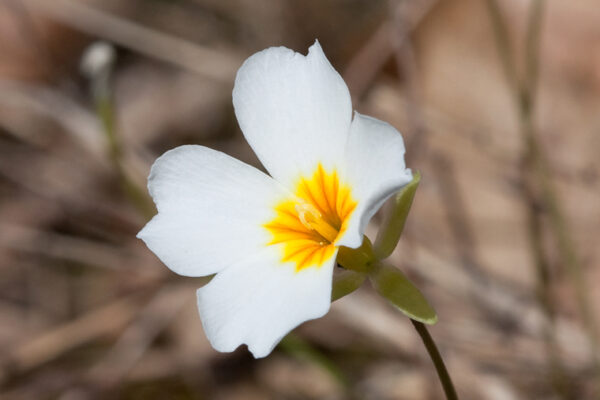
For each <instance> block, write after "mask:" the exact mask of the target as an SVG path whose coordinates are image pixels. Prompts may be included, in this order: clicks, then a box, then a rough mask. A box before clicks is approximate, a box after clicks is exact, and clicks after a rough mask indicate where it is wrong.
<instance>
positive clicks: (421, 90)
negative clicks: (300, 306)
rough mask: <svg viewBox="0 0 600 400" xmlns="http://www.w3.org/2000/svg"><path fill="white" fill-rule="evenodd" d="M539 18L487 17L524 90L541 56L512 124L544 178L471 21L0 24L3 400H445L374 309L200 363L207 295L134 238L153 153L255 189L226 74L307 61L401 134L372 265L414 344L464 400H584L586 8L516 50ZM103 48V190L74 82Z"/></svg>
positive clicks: (466, 6)
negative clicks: (424, 315)
mask: <svg viewBox="0 0 600 400" xmlns="http://www.w3.org/2000/svg"><path fill="white" fill-rule="evenodd" d="M532 3H533V2H532V1H530V0H499V1H498V4H499V8H500V12H501V15H502V17H503V20H504V21H505V27H506V34H505V35H504V36H502V37H503V38H504V39H505V40H506V42H507V43H509V44H510V47H511V53H510V54H511V55H512V56H513V58H514V61H515V65H516V67H515V70H516V74H517V75H518V76H519V77H520V78H521V80H524V77H527V76H528V74H527V73H528V72H527V71H528V70H527V67H526V65H528V64H527V63H528V60H529V59H530V57H532V56H533V55H534V54H535V53H536V52H539V74H538V76H539V79H538V84H537V88H536V90H535V91H534V93H535V103H534V104H535V106H534V108H533V112H532V113H531V114H530V115H531V118H532V119H531V121H532V125H531V126H532V127H533V128H532V132H533V137H534V138H535V142H536V143H537V148H538V149H539V152H540V154H542V155H543V158H544V160H545V161H546V162H545V163H544V165H545V172H546V175H545V178H544V174H540V173H539V169H538V168H536V166H535V163H533V164H532V163H530V162H528V160H530V159H529V158H528V154H529V153H528V150H527V145H526V144H525V143H526V142H525V141H524V140H522V138H523V134H522V132H523V125H522V122H520V121H522V120H520V118H519V109H518V107H516V102H515V101H514V96H513V92H512V91H511V88H510V85H509V84H508V83H507V82H508V81H507V79H506V77H505V74H504V71H503V64H502V58H501V56H500V55H499V52H498V47H497V40H496V39H495V36H494V35H495V34H494V29H493V26H494V25H493V24H492V19H491V18H490V13H489V8H488V7H489V5H490V2H489V1H484V0H437V1H436V0H400V1H397V2H394V1H391V2H386V1H383V0H375V1H369V0H328V1H320V0H292V1H285V2H284V1H271V0H256V1H250V0H228V1H220V0H80V1H77V0H4V1H2V2H0V398H2V399H61V400H74V399H76V400H79V399H217V400H237V399H240V400H252V399H332V400H333V399H407V400H418V399H442V398H443V394H442V391H441V389H440V386H439V383H438V381H437V378H436V375H435V370H434V369H433V366H432V364H431V362H430V360H429V359H428V357H427V353H426V352H425V350H424V348H423V346H422V344H421V343H420V341H419V339H418V336H417V335H416V332H414V330H412V325H411V324H410V322H409V321H408V320H407V319H406V318H405V317H404V316H403V315H401V314H399V313H397V312H396V311H395V310H394V309H393V308H392V307H391V306H389V305H388V304H386V303H385V302H384V300H382V299H381V298H379V297H378V296H377V295H376V294H375V293H374V292H373V290H372V288H371V287H370V286H369V285H368V284H366V285H365V286H364V287H362V288H361V289H359V290H358V291H357V292H355V293H353V294H352V295H350V296H347V297H346V298H344V299H342V300H340V301H338V302H336V303H334V304H333V306H332V310H331V312H330V313H329V314H328V315H327V316H326V317H324V318H321V319H319V320H315V321H311V322H308V323H305V324H303V325H302V326H301V327H299V328H298V329H296V330H295V331H294V335H293V337H291V338H290V339H287V340H286V341H285V345H283V346H280V347H278V348H277V349H276V350H275V351H274V352H273V353H272V354H271V355H270V356H269V357H267V358H265V359H261V360H254V359H252V357H251V356H249V355H248V353H247V351H246V349H245V348H240V349H238V350H237V351H236V352H234V353H232V354H219V353H217V352H215V351H214V350H213V349H212V348H211V347H210V345H209V344H208V342H207V341H206V339H205V337H204V334H203V332H202V327H201V325H200V321H199V318H198V316H197V310H196V306H195V288H196V287H198V286H200V285H202V284H203V280H202V279H190V278H182V277H178V276H175V275H174V274H173V273H171V272H170V271H169V270H168V269H167V268H166V267H164V266H163V265H162V264H161V263H160V261H159V260H158V259H156V258H155V257H154V255H153V254H152V253H151V252H150V251H149V250H147V249H146V248H145V246H144V245H143V244H142V243H141V241H139V240H137V239H136V238H135V234H136V233H137V231H138V230H139V229H140V228H141V227H142V226H143V225H144V223H145V221H147V220H148V206H147V204H148V203H147V201H148V199H147V197H146V196H147V195H146V191H145V180H146V177H147V174H148V171H149V168H150V165H151V164H152V162H153V161H154V159H155V158H156V157H157V156H158V155H160V154H162V153H163V152H164V151H166V150H168V149H170V148H172V147H175V146H177V145H180V144H185V143H196V144H202V145H206V146H209V147H212V148H215V149H219V150H222V151H225V152H227V153H228V154H230V155H233V156H235V157H238V158H240V159H241V160H243V161H246V162H249V163H251V164H253V165H257V166H258V161H257V159H256V158H255V156H254V155H253V153H252V151H251V149H250V148H249V146H248V145H247V144H246V142H245V141H244V139H243V136H242V134H241V132H240V130H239V127H238V126H237V122H236V120H235V116H234V114H233V107H232V105H231V89H232V86H233V78H234V74H235V71H236V70H237V68H239V66H240V65H241V62H242V61H243V60H244V59H245V58H246V57H248V56H249V55H251V54H252V53H254V52H255V51H258V50H261V49H263V48H265V47H268V46H273V45H285V46H287V47H290V48H292V49H294V50H296V51H299V52H303V53H305V52H306V49H307V48H308V46H309V45H310V44H312V42H313V41H314V39H315V38H318V39H319V41H320V42H321V44H322V46H323V48H324V50H325V53H326V54H327V56H328V57H329V59H330V61H331V62H332V64H333V65H334V67H335V68H336V69H337V70H338V71H340V73H342V75H343V76H344V78H345V79H346V81H347V83H348V85H349V87H350V89H351V92H352V93H353V101H354V107H355V108H356V109H357V110H359V111H360V112H362V113H365V114H368V115H373V116H375V117H378V118H381V119H383V120H386V121H389V122H390V123H391V124H393V125H394V126H395V127H397V128H398V129H399V130H400V131H401V132H402V133H403V135H404V138H405V141H406V143H407V147H408V154H407V160H408V165H409V166H410V167H411V168H413V169H417V170H420V171H421V173H422V176H423V179H422V182H421V186H420V187H419V190H418V193H417V196H416V200H415V204H414V206H413V210H412V212H411V214H410V217H409V220H408V223H407V227H406V230H405V233H404V235H403V237H402V239H401V242H400V245H399V246H398V248H397V250H396V251H395V253H394V254H393V255H392V258H391V260H392V262H393V263H395V264H396V265H397V266H398V267H399V268H401V269H402V270H403V271H405V272H406V273H407V274H408V275H409V276H410V277H411V279H412V280H413V281H414V282H415V283H416V284H417V285H418V286H419V287H420V288H421V290H422V291H423V292H424V293H425V294H426V296H427V297H428V298H429V299H430V301H431V303H432V304H433V305H434V307H435V308H436V310H437V312H438V315H439V322H438V323H437V324H436V325H435V326H433V327H432V328H431V333H432V335H433V336H434V338H435V339H436V341H437V342H438V345H439V347H440V350H441V352H442V354H443V356H444V358H445V360H446V362H447V365H448V368H449V370H450V373H451V375H452V377H453V378H454V381H455V384H456V386H457V389H458V392H459V395H460V397H461V399H463V400H464V399H489V400H511V399H595V398H598V396H600V394H599V393H600V378H598V375H597V373H596V372H595V369H594V361H593V360H594V356H593V354H594V348H595V346H594V340H593V335H590V330H589V329H588V326H589V321H590V320H595V319H600V304H599V303H600V291H598V290H597V287H598V285H600V246H598V243H599V239H598V238H599V237H600V188H599V185H600V182H599V179H600V156H599V154H600V7H598V3H597V1H595V0H578V1H563V0H547V1H546V2H545V7H544V8H543V12H542V19H541V29H540V40H539V41H536V42H534V44H535V47H534V48H531V47H529V46H528V44H527V40H526V38H527V33H528V27H530V24H529V22H528V21H529V16H530V10H531V8H530V5H531V4H532ZM97 39H103V40H106V41H109V42H111V43H113V44H114V45H115V46H116V49H117V59H116V64H115V65H114V68H113V71H112V80H111V91H112V96H113V99H114V110H115V132H116V134H117V136H118V141H119V143H120V147H121V154H120V163H121V164H120V165H121V171H122V173H119V171H118V170H117V169H116V168H115V166H114V163H113V162H112V160H111V157H110V151H109V147H108V144H107V140H106V135H105V133H104V131H103V127H102V124H101V121H100V119H99V118H98V116H97V114H96V113H95V111H94V106H93V102H92V99H91V97H90V90H89V89H90V88H89V86H90V85H89V82H88V80H87V79H86V78H85V77H83V76H82V75H81V74H80V72H79V70H78V64H79V62H80V58H81V54H82V51H83V49H85V47H86V46H87V45H88V44H89V43H91V42H92V41H94V40H97ZM123 176H126V177H127V178H126V179H127V182H128V183H126V184H125V185H124V184H123V181H124V180H123ZM546 178H547V179H546ZM544 182H550V186H552V187H553V188H554V191H555V197H554V200H555V203H556V204H557V207H558V210H559V214H560V216H561V217H562V220H563V222H564V224H559V225H560V227H559V228H558V229H557V225H556V215H555V214H556V213H555V211H556V210H555V208H553V207H554V206H553V204H555V203H553V202H552V200H553V199H552V198H549V197H548V193H547V192H545V191H544V188H545V187H546V186H545V183H544ZM139 188H141V189H139ZM240 206H243V205H240ZM384 213H385V209H384ZM380 220H381V215H377V216H376V217H375V218H374V220H373V222H372V224H371V226H370V227H369V231H368V233H369V234H370V235H371V236H372V235H373V234H374V233H375V232H376V229H377V226H378V224H379V221H380ZM565 237H566V238H567V239H566V242H568V244H567V247H569V248H570V249H571V250H572V251H573V253H574V254H575V256H574V257H572V258H569V257H565V251H564V246H563V245H564V243H565V241H564V238H565ZM532 243H537V244H538V247H537V248H538V250H537V251H533V250H532ZM540 264H543V266H544V269H543V271H545V272H544V273H543V274H540V272H539V271H540V270H539V265H540ZM536 266H537V267H536ZM578 266H579V267H580V268H579V269H578V268H577V267H578ZM577 271H580V272H579V274H580V275H579V276H580V278H581V279H579V283H578V284H577V283H574V282H575V281H577V279H575V280H574V279H572V277H573V276H575V277H577V276H578V272H577ZM540 282H543V283H540ZM581 293H583V298H584V300H585V299H587V304H588V305H589V308H590V311H589V313H588V314H587V315H586V314H585V312H583V313H582V311H581V307H580V302H579V300H578V299H579V298H580V297H581V296H580V295H581ZM598 356H600V354H598V351H597V350H596V357H598Z"/></svg>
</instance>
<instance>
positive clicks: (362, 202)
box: [138, 42, 412, 357]
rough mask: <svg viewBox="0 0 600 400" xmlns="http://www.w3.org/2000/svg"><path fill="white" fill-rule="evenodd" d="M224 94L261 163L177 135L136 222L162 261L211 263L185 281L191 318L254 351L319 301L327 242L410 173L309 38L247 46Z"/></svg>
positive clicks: (185, 271)
mask: <svg viewBox="0 0 600 400" xmlns="http://www.w3.org/2000/svg"><path fill="white" fill-rule="evenodd" d="M233 105H234V108H235V114H236V116H237V119H238V122H239V124H240V127H241V129H242V132H243V133H244V136H245V138H246V139H247V141H248V142H249V144H250V146H251V147H252V149H253V150H254V151H255V152H256V154H257V156H258V158H259V159H260V161H261V162H262V164H263V165H264V167H265V168H266V169H267V171H268V172H269V174H270V176H269V175H266V174H264V173H262V172H261V171H259V170H257V169H255V168H254V167H252V166H249V165H247V164H244V163H242V162H240V161H238V160H236V159H234V158H231V157H229V156H227V155H226V154H224V153H221V152H218V151H215V150H211V149H209V148H206V147H202V146H193V145H188V146H181V147H178V148H176V149H173V150H170V151H168V152H166V153H165V154H164V155H162V156H161V157H160V158H159V159H158V160H156V162H155V163H154V165H153V166H152V170H151V172H150V177H149V178H148V188H149V191H150V194H151V196H152V198H153V199H154V202H155V203H156V206H157V208H158V214H157V215H156V216H155V217H154V218H153V219H152V220H151V221H150V222H149V223H148V224H147V225H146V226H145V227H144V229H143V230H142V231H141V232H140V233H139V234H138V237H139V238H141V239H143V240H144V242H145V243H146V244H147V246H148V247H149V248H150V249H151V250H152V251H153V252H154V253H155V254H156V255H157V256H158V257H159V258H160V259H161V260H162V261H163V262H164V263H165V264H166V265H167V266H168V267H169V268H170V269H171V270H173V271H174V272H176V273H178V274H181V275H186V276H206V275H211V274H215V273H216V276H215V277H214V278H213V279H212V280H211V281H210V282H209V283H208V284H207V285H205V286H204V287H202V288H200V289H198V308H199V311H200V318H201V320H202V324H203V327H204V330H205V332H206V335H207V337H208V339H209V340H210V342H211V344H212V345H213V347H214V348H215V349H217V350H219V351H224V352H229V351H233V350H235V349H236V348H237V347H238V346H239V345H240V344H243V343H245V344H247V345H248V348H249V350H250V351H251V352H252V353H253V355H254V356H255V357H264V356H266V355H268V354H269V353H270V352H271V350H272V349H273V347H274V346H275V345H276V344H277V343H278V342H279V341H280V340H281V339H282V338H283V336H284V335H286V334H287V333H288V332H289V331H290V330H292V329H293V328H294V327H296V326H297V325H299V324H300V323H302V322H304V321H307V320H310V319H314V318H318V317H321V316H323V315H324V314H325V313H327V311H328V310H329V307H330V303H331V287H332V274H333V268H334V266H335V265H336V255H337V253H338V249H339V248H340V246H346V247H350V248H356V247H359V246H360V245H361V243H362V241H363V233H364V230H365V226H366V224H367V223H368V221H369V220H370V218H371V217H372V216H373V214H374V213H375V212H376V211H377V209H378V208H379V207H380V206H381V205H382V204H383V202H384V201H385V200H386V199H387V198H388V197H389V196H390V195H392V194H393V193H395V192H397V191H398V190H399V189H400V188H401V187H402V186H404V185H406V184H407V183H408V182H410V180H411V178H412V175H411V172H410V170H409V169H406V167H405V164H404V158H403V157H404V144H403V141H402V137H401V135H400V133H399V132H398V131H396V130H395V129H394V128H393V127H391V126H390V125H389V124H387V123H385V122H382V121H379V120H377V119H374V118H371V117H367V116H364V115H361V114H358V113H355V114H354V118H352V104H351V101H350V94H349V92H348V88H347V87H346V85H345V83H344V81H343V80H342V78H341V77H340V75H339V74H338V73H337V72H336V71H335V70H334V69H333V67H332V66H331V64H330V63H329V61H328V60H327V58H326V57H325V54H324V53H323V50H322V49H321V46H320V45H319V43H318V42H315V43H314V44H313V45H312V46H311V47H310V48H309V51H308V55H307V56H304V55H301V54H298V53H295V52H293V51H291V50H289V49H287V48H284V47H277V48H269V49H266V50H263V51H261V52H259V53H257V54H254V55H253V56H251V57H250V58H249V59H248V60H246V62H245V63H244V65H243V66H242V67H241V68H240V70H239V71H238V73H237V77H236V80H235V87H234V89H233Z"/></svg>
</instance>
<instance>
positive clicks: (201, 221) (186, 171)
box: [138, 146, 287, 276]
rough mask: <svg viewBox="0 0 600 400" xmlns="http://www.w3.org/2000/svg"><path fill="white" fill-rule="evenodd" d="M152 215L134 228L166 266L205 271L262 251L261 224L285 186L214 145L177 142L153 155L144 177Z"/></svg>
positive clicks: (184, 271) (189, 273) (180, 271)
mask: <svg viewBox="0 0 600 400" xmlns="http://www.w3.org/2000/svg"><path fill="white" fill-rule="evenodd" d="M148 189H149V191H150V195H151V196H152V198H153V199H154V202H155V203H156V207H157V208H158V215H156V216H155V217H154V218H153V219H152V220H151V221H150V222H149V223H148V224H147V225H146V226H145V227H144V229H142V231H140V233H138V237H139V238H140V239H142V240H144V242H145V243H146V245H147V246H148V247H149V248H150V250H152V251H153V252H154V253H155V254H156V255H157V256H158V257H159V258H160V259H161V260H162V261H163V262H164V263H165V264H166V265H167V266H168V267H169V268H170V269H172V270H173V271H174V272H176V273H178V274H181V275H186V276H203V275H209V274H212V273H215V272H218V271H221V270H222V269H224V268H226V267H228V266H229V265H231V264H233V263H236V262H238V261H240V260H241V259H243V258H245V257H248V256H251V255H252V254H256V253H258V252H260V251H262V250H263V249H264V248H265V247H266V243H268V242H269V240H270V236H269V234H268V232H267V231H266V229H264V228H263V227H262V225H263V224H264V223H265V222H268V221H269V220H271V219H272V218H273V217H274V211H273V204H275V203H276V202H277V201H279V199H281V198H282V196H286V195H287V192H286V191H285V190H284V189H282V187H281V185H279V184H278V183H277V182H276V181H275V180H273V179H272V178H270V177H269V176H267V175H265V174H264V173H262V172H260V171H259V170H257V169H255V168H254V167H251V166H249V165H247V164H244V163H243V162H241V161H238V160H236V159H234V158H232V157H229V156H228V155H226V154H224V153H221V152H219V151H215V150H211V149H209V148H206V147H202V146H181V147H177V148H176V149H173V150H170V151H168V152H166V153H165V154H163V155H162V156H161V157H160V158H159V159H157V160H156V162H155V163H154V165H153V166H152V170H151V172H150V177H149V178H148Z"/></svg>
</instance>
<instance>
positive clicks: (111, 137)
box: [94, 96, 155, 218]
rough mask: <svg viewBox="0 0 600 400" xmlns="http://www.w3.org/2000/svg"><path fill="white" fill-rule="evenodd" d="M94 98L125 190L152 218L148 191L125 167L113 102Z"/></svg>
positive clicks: (153, 212) (135, 203)
mask: <svg viewBox="0 0 600 400" xmlns="http://www.w3.org/2000/svg"><path fill="white" fill-rule="evenodd" d="M94 100H95V102H96V113H97V115H98V117H99V118H100V121H101V123H102V127H103V131H104V134H105V135H106V141H107V145H108V153H109V157H110V160H111V163H112V164H113V167H114V168H115V170H116V171H117V174H118V176H119V182H120V185H121V187H122V189H123V192H124V193H125V195H126V196H127V198H128V199H129V200H130V202H131V204H133V206H134V207H135V208H137V209H138V211H139V212H140V213H141V214H142V215H143V216H145V217H147V218H151V217H152V216H153V215H154V214H155V210H154V206H153V205H152V202H151V201H150V199H149V198H148V196H147V195H146V193H145V192H144V191H143V190H141V189H140V188H139V187H138V186H137V185H136V184H135V183H134V182H133V181H132V180H131V179H130V178H129V177H128V176H127V173H126V171H125V168H123V157H122V155H123V151H122V149H121V145H120V143H119V140H118V138H117V134H116V129H115V118H114V110H113V106H112V102H111V101H110V99H109V97H108V96H96V98H95V99H94Z"/></svg>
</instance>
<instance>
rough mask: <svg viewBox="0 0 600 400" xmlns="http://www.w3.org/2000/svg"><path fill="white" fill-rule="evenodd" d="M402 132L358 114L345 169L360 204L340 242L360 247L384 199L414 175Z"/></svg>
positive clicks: (353, 125)
mask: <svg viewBox="0 0 600 400" xmlns="http://www.w3.org/2000/svg"><path fill="white" fill-rule="evenodd" d="M404 152H405V149H404V141H403V140H402V135H401V134H400V132H398V131H397V130H396V129H395V128H394V127H392V126H391V125H390V124H388V123H386V122H383V121H380V120H378V119H375V118H371V117H368V116H366V115H361V114H359V113H355V114H354V120H353V121H352V126H351V128H350V136H349V138H348V143H347V145H346V155H345V157H346V163H345V168H344V172H345V174H346V176H345V178H346V179H347V181H348V183H349V185H350V187H352V196H353V197H354V198H355V199H356V200H357V202H358V206H357V207H356V210H355V211H354V213H353V214H352V216H351V220H350V222H349V224H348V229H347V230H346V232H345V234H344V237H342V238H341V239H340V240H339V242H338V243H339V245H340V246H347V247H352V248H354V247H358V246H360V245H361V243H362V240H363V239H362V238H363V234H364V231H365V228H366V226H367V223H368V222H369V220H370V219H371V217H373V215H374V214H375V212H377V210H378V209H379V208H380V207H381V206H382V205H383V203H384V202H385V201H386V200H387V199H388V198H389V197H390V196H391V195H392V194H394V193H395V192H397V191H398V190H400V188H402V187H403V186H404V185H406V184H408V183H409V182H410V181H411V179H412V173H411V171H410V169H407V168H406V165H405V163H404Z"/></svg>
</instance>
